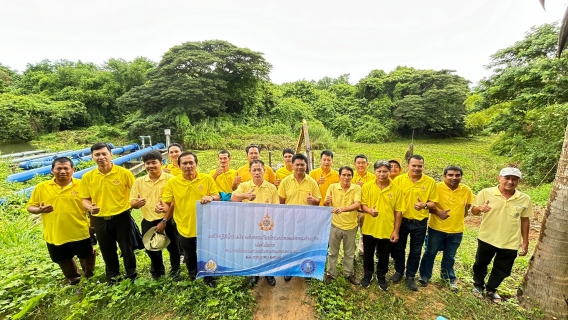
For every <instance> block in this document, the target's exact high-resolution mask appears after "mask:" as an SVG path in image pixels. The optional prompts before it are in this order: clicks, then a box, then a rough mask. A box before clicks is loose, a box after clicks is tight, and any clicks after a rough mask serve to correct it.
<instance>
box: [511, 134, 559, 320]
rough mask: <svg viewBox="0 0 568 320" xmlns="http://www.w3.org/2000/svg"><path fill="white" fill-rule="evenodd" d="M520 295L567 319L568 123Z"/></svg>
mask: <svg viewBox="0 0 568 320" xmlns="http://www.w3.org/2000/svg"><path fill="white" fill-rule="evenodd" d="M518 296H519V301H520V302H521V304H522V305H523V306H524V307H525V308H526V309H529V310H531V309H533V308H539V309H540V310H541V312H542V313H544V314H545V315H546V316H547V317H548V318H553V317H555V318H557V319H568V127H567V128H566V134H565V136H564V144H563V146H562V153H561V155H560V160H559V162H558V170H557V172H556V177H555V179H554V185H553V187H552V191H551V192H550V198H549V200H548V205H547V206H546V211H545V213H544V220H543V221H542V228H541V230H540V235H539V239H538V243H537V245H536V248H535V251H534V254H533V256H532V257H531V259H530V262H529V268H528V270H527V273H526V274H525V276H524V278H523V284H522V289H521V290H519V293H518Z"/></svg>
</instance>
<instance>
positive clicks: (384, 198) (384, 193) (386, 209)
mask: <svg viewBox="0 0 568 320" xmlns="http://www.w3.org/2000/svg"><path fill="white" fill-rule="evenodd" d="M361 205H366V206H367V207H369V208H374V209H375V210H377V211H378V212H379V214H378V216H376V217H373V216H371V215H369V214H367V215H365V220H363V226H362V227H361V233H362V234H365V235H369V236H373V237H374V238H377V239H389V238H390V237H391V235H392V232H393V231H394V223H395V212H403V211H404V209H405V208H406V204H405V201H404V195H403V192H402V189H400V188H399V187H398V186H397V185H395V184H393V183H392V182H391V183H390V184H389V186H388V187H386V188H384V189H381V188H379V187H378V186H377V183H376V182H375V181H371V182H367V183H365V184H364V185H363V187H362V188H361Z"/></svg>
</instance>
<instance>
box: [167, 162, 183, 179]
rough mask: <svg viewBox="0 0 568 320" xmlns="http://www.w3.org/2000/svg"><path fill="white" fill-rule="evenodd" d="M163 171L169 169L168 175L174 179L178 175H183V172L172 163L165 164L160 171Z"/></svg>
mask: <svg viewBox="0 0 568 320" xmlns="http://www.w3.org/2000/svg"><path fill="white" fill-rule="evenodd" d="M164 169H169V170H170V173H169V174H171V175H173V176H176V177H177V176H179V175H181V174H183V172H182V171H181V169H180V168H178V167H176V166H174V165H173V164H172V163H168V164H166V165H165V166H162V171H164Z"/></svg>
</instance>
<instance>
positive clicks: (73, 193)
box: [71, 190, 79, 197]
mask: <svg viewBox="0 0 568 320" xmlns="http://www.w3.org/2000/svg"><path fill="white" fill-rule="evenodd" d="M71 195H72V196H73V197H77V196H79V192H77V190H73V191H71Z"/></svg>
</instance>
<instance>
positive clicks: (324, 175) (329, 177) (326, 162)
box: [310, 150, 339, 206]
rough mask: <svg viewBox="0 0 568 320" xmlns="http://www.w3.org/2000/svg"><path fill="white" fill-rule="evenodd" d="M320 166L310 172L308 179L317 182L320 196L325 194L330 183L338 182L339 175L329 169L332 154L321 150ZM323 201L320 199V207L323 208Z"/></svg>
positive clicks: (331, 164) (331, 163)
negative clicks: (310, 178)
mask: <svg viewBox="0 0 568 320" xmlns="http://www.w3.org/2000/svg"><path fill="white" fill-rule="evenodd" d="M320 164H321V166H320V167H319V168H317V169H314V170H312V171H310V177H312V178H313V179H314V180H316V181H317V183H318V186H319V190H320V194H325V193H326V192H327V188H329V186H330V185H331V184H332V183H338V182H339V174H338V173H337V171H335V170H333V169H332V168H331V167H332V166H333V152H331V151H329V150H323V151H322V152H321V154H320ZM324 201H325V199H323V198H322V199H321V201H320V206H323V202H324Z"/></svg>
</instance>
